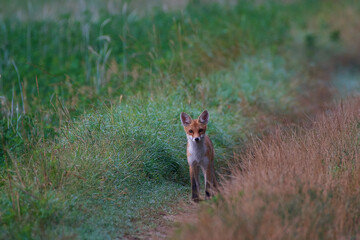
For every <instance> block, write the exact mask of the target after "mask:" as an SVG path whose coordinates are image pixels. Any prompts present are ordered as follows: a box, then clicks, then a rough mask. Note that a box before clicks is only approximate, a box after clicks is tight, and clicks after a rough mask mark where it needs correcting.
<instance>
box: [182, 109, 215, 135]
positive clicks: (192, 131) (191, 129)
mask: <svg viewBox="0 0 360 240" xmlns="http://www.w3.org/2000/svg"><path fill="white" fill-rule="evenodd" d="M180 120H181V123H182V125H183V126H184V130H185V132H186V136H187V139H188V140H189V141H193V142H201V141H202V140H203V139H204V137H205V133H206V127H207V123H208V121H209V112H208V111H207V110H205V111H203V112H202V113H201V114H200V116H199V118H198V119H194V120H192V119H191V117H190V116H189V115H188V114H186V113H184V112H182V113H181V114H180Z"/></svg>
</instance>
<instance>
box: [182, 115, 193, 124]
mask: <svg viewBox="0 0 360 240" xmlns="http://www.w3.org/2000/svg"><path fill="white" fill-rule="evenodd" d="M180 120H181V123H182V125H184V126H187V125H189V124H190V123H191V121H192V119H191V117H190V116H189V115H187V114H186V113H184V112H182V113H181V114H180Z"/></svg>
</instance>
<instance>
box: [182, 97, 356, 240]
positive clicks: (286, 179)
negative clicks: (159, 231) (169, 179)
mask: <svg viewBox="0 0 360 240" xmlns="http://www.w3.org/2000/svg"><path fill="white" fill-rule="evenodd" d="M359 106H360V98H356V99H352V100H348V101H346V102H344V103H341V104H339V105H337V106H336V107H334V108H333V109H330V110H328V111H327V112H325V113H323V114H321V115H320V116H318V117H317V118H316V120H315V122H314V124H313V125H312V127H311V128H310V129H309V128H308V129H296V130H292V131H286V132H284V131H282V130H276V131H274V133H273V134H272V135H271V136H269V137H266V138H265V139H264V140H256V141H254V143H253V144H252V146H251V148H250V149H248V150H247V151H246V153H245V154H243V155H242V156H239V165H238V166H234V167H233V172H232V176H233V177H232V178H231V179H230V180H228V181H227V182H226V183H225V184H224V187H223V192H222V194H221V196H218V198H217V199H214V201H213V202H211V203H209V204H206V205H205V206H203V208H202V210H201V211H200V214H199V221H198V223H197V224H196V225H192V226H190V225H188V226H185V227H183V229H182V230H181V231H180V233H179V235H177V236H176V238H180V239H358V238H359V237H360V188H359V186H360V155H359V151H360V109H359Z"/></svg>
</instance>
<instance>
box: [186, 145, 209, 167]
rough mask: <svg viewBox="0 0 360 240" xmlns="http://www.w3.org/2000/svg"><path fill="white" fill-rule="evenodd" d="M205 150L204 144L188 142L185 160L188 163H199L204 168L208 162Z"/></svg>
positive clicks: (191, 164)
mask: <svg viewBox="0 0 360 240" xmlns="http://www.w3.org/2000/svg"><path fill="white" fill-rule="evenodd" d="M206 152H207V148H206V146H201V145H200V146H197V145H195V144H189V145H188V147H187V160H188V163H189V165H190V166H193V165H199V166H201V167H205V168H206V167H207V165H208V164H209V158H208V157H207V156H206Z"/></svg>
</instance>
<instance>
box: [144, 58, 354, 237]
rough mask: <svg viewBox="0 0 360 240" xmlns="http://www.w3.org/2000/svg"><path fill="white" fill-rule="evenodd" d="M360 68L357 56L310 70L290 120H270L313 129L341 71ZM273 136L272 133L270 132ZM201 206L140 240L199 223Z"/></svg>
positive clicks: (165, 220) (164, 221)
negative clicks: (181, 226)
mask: <svg viewBox="0 0 360 240" xmlns="http://www.w3.org/2000/svg"><path fill="white" fill-rule="evenodd" d="M353 66H360V57H359V56H356V55H341V56H336V57H334V58H332V59H331V60H330V61H328V62H327V63H325V64H322V65H320V66H318V67H317V68H314V69H311V71H310V74H311V78H310V81H308V83H307V85H305V86H303V94H302V95H300V96H299V97H298V101H299V103H300V104H299V106H301V107H299V108H298V109H295V110H294V111H293V113H292V114H291V115H288V116H270V117H271V118H275V119H277V120H278V122H280V123H281V124H282V125H284V126H291V125H309V124H310V125H311V124H312V119H313V116H315V115H316V114H317V113H319V112H322V111H324V109H326V108H327V107H329V106H330V105H331V104H332V103H333V101H334V98H335V97H336V96H337V95H338V93H337V91H336V89H334V88H333V87H332V84H331V82H332V81H333V79H334V78H335V75H336V73H337V72H338V71H341V69H345V68H349V67H353ZM270 132H271V130H270ZM200 207H201V204H195V203H190V202H181V203H180V204H179V206H178V207H177V209H178V210H177V212H176V213H175V214H172V215H165V216H162V217H161V219H160V220H159V225H158V227H156V228H155V229H153V230H151V231H150V232H148V233H146V234H144V235H143V236H141V237H140V238H141V239H168V238H170V237H171V236H172V235H173V234H174V233H175V231H176V229H177V227H178V226H180V225H182V224H192V223H195V222H196V221H197V212H198V210H199V208H200Z"/></svg>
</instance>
